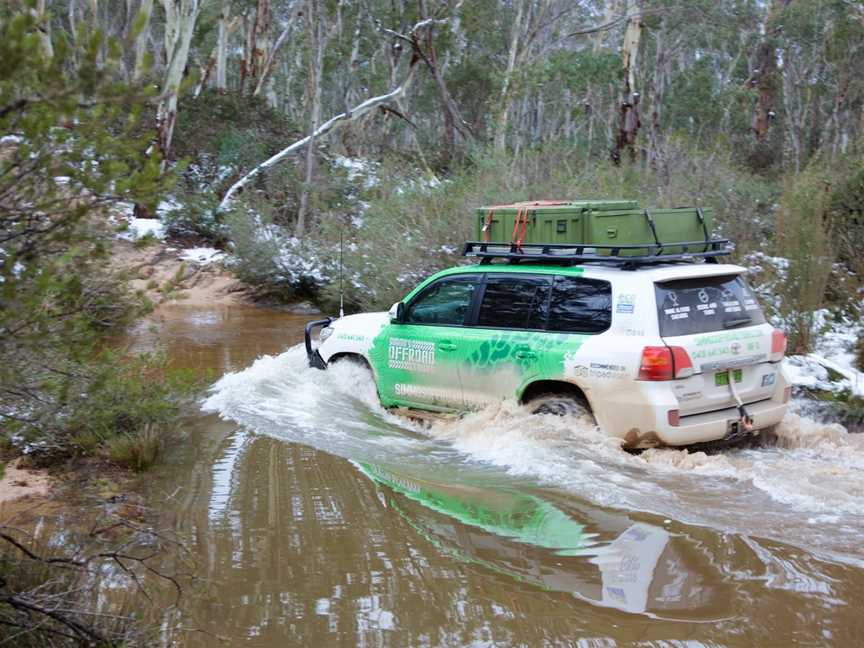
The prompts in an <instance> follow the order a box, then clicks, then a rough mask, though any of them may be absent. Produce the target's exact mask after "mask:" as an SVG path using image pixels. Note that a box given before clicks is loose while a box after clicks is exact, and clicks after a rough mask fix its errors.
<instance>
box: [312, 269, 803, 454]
mask: <svg viewBox="0 0 864 648" xmlns="http://www.w3.org/2000/svg"><path fill="white" fill-rule="evenodd" d="M745 272H746V270H745V269H744V268H742V267H740V266H736V265H727V264H719V263H677V264H676V263H668V264H658V265H651V266H647V267H641V268H636V269H625V268H623V267H608V266H604V265H602V264H592V263H584V264H582V265H573V266H566V265H564V266H562V265H558V264H548V265H547V264H530V265H528V264H478V265H473V266H462V267H456V268H451V269H449V270H445V271H443V272H439V273H437V274H435V275H433V276H431V277H429V278H428V279H426V280H425V281H423V282H422V283H421V284H420V285H419V286H417V287H416V288H415V289H414V290H412V291H411V292H410V293H409V294H408V295H406V297H405V298H404V300H402V301H401V302H398V303H397V304H394V305H393V308H391V309H390V312H389V313H383V312H382V313H365V314H358V315H350V316H346V317H341V318H339V319H335V320H321V321H317V322H310V324H309V326H307V352H308V353H309V359H310V363H311V364H312V365H313V366H316V367H318V368H322V369H323V368H326V367H327V365H329V364H331V363H333V362H335V361H338V360H341V359H354V360H357V361H360V362H363V363H365V364H368V366H369V367H370V369H371V371H372V374H373V376H374V379H375V383H376V385H377V388H378V394H379V397H380V399H381V403H382V405H384V406H385V407H405V408H412V409H420V410H431V411H438V412H453V411H466V410H471V409H478V408H481V407H483V406H485V405H487V404H490V403H494V402H496V401H500V400H501V399H507V398H510V399H516V400H518V401H520V402H523V403H526V404H528V406H529V407H531V408H532V411H535V412H538V413H555V414H569V413H574V412H577V411H580V410H582V411H584V410H588V411H590V413H591V414H593V416H594V418H595V419H596V422H597V424H598V425H599V426H600V428H602V429H603V430H604V431H605V432H606V433H607V434H609V435H612V436H615V437H619V438H621V439H623V445H624V447H627V448H647V447H654V446H659V445H670V446H682V445H694V444H702V443H706V442H717V441H720V442H723V441H732V440H737V439H739V438H741V437H744V436H750V435H751V434H757V433H759V432H760V431H762V430H765V429H767V428H771V427H772V426H774V425H776V424H777V423H779V422H780V420H781V419H782V418H783V415H784V414H785V413H786V409H787V403H788V401H789V396H790V388H789V382H788V380H787V378H786V376H785V375H784V372H783V368H782V360H783V356H784V353H785V349H786V338H785V336H784V335H783V333H782V332H780V331H779V330H776V329H774V328H773V327H771V326H770V325H769V324H767V323H766V322H765V317H764V315H763V314H762V311H761V309H760V307H759V304H758V303H757V302H756V298H755V296H754V294H753V292H752V291H751V290H750V288H748V286H747V284H746V283H745V281H744V279H743V275H744V274H745ZM317 326H321V327H323V328H322V329H321V332H320V334H319V344H318V346H317V349H316V348H313V345H312V342H311V339H310V332H311V331H312V330H313V329H314V328H315V327H317Z"/></svg>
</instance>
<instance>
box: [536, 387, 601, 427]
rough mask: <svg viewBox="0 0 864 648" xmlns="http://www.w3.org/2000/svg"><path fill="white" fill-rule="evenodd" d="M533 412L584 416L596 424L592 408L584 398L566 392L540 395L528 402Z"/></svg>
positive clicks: (576, 416)
mask: <svg viewBox="0 0 864 648" xmlns="http://www.w3.org/2000/svg"><path fill="white" fill-rule="evenodd" d="M528 407H529V409H530V410H531V413H532V414H552V415H554V416H570V417H574V418H584V419H585V420H586V421H589V422H590V424H591V425H594V416H593V415H592V414H591V408H590V407H588V404H587V403H586V402H584V401H583V400H581V399H579V398H576V397H574V396H569V395H566V394H547V395H545V396H539V397H538V398H535V399H533V400H532V401H530V402H529V403H528Z"/></svg>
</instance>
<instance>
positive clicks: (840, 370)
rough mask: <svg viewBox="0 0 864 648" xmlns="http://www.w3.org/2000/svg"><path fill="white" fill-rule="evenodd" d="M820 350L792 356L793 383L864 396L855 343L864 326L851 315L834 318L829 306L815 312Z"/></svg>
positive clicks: (787, 365) (863, 375) (790, 360)
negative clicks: (853, 319)
mask: <svg viewBox="0 0 864 648" xmlns="http://www.w3.org/2000/svg"><path fill="white" fill-rule="evenodd" d="M814 319H815V323H816V330H817V331H821V333H819V334H818V335H817V341H816V349H815V351H814V352H813V353H808V354H806V355H797V356H789V358H788V359H787V362H786V368H787V370H788V371H789V373H790V375H791V376H792V384H793V385H796V386H799V387H806V388H808V389H818V390H821V391H831V392H843V391H848V392H850V393H851V394H852V395H853V396H859V397H864V372H862V371H860V370H859V369H858V368H857V367H856V366H855V353H854V349H855V345H856V344H857V342H858V339H859V338H860V337H861V335H864V325H862V323H861V322H855V321H852V320H850V319H849V318H847V317H843V318H841V319H839V320H836V319H832V317H831V313H830V311H829V310H828V309H822V310H819V311H817V312H816V313H815V317H814Z"/></svg>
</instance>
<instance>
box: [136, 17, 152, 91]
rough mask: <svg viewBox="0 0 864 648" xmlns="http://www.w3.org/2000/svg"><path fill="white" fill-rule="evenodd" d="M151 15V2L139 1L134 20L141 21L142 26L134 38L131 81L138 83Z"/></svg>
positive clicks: (145, 50)
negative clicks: (139, 4)
mask: <svg viewBox="0 0 864 648" xmlns="http://www.w3.org/2000/svg"><path fill="white" fill-rule="evenodd" d="M152 15H153V0H141V8H140V9H139V10H138V16H142V17H140V18H138V19H136V20H141V21H142V22H143V23H144V25H143V26H142V27H141V31H140V32H138V35H137V36H136V37H135V71H134V72H133V73H132V79H133V80H134V81H138V80H139V79H141V77H142V76H143V74H144V72H145V69H144V68H145V60H146V57H147V45H148V43H149V41H150V17H151V16H152Z"/></svg>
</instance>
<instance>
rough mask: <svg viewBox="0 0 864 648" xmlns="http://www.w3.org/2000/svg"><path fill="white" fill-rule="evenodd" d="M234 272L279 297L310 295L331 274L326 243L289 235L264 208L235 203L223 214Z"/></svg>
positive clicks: (330, 261) (269, 293) (251, 283)
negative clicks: (226, 215) (235, 207)
mask: <svg viewBox="0 0 864 648" xmlns="http://www.w3.org/2000/svg"><path fill="white" fill-rule="evenodd" d="M226 222H227V228H228V232H229V235H230V238H231V249H232V252H233V253H234V265H233V270H234V273H235V274H236V275H237V276H238V277H239V278H240V279H242V280H243V281H245V282H247V283H249V284H250V285H252V286H255V287H257V288H258V289H259V292H260V293H261V294H263V295H265V296H269V297H273V298H276V299H278V300H280V301H289V300H291V299H295V298H301V297H304V298H305V297H310V296H314V295H315V294H316V293H317V292H318V291H319V290H320V289H321V288H322V286H324V285H326V284H328V283H330V282H331V281H332V280H333V278H334V277H335V274H334V265H333V253H332V250H329V249H328V246H327V243H326V242H322V241H320V240H317V239H316V238H315V237H313V236H310V237H307V238H305V239H303V240H301V239H298V238H296V237H294V236H292V235H291V234H290V233H289V232H288V230H286V229H285V228H284V227H282V226H280V225H277V224H275V223H274V222H273V219H272V217H270V216H269V215H268V214H267V213H266V211H262V212H257V211H255V210H254V209H252V208H247V207H239V208H237V209H236V210H235V211H233V212H232V213H231V214H230V215H229V216H228V217H227V220H226Z"/></svg>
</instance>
